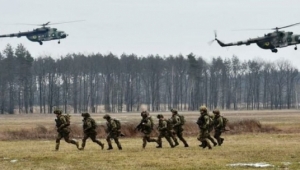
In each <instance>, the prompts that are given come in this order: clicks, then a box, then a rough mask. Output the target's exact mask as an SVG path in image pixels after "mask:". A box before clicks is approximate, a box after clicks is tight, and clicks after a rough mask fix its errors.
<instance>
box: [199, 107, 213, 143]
mask: <svg viewBox="0 0 300 170" xmlns="http://www.w3.org/2000/svg"><path fill="white" fill-rule="evenodd" d="M200 113H201V115H200V117H199V118H198V121H197V124H198V126H199V129H200V133H199V135H198V137H197V139H198V140H199V141H200V142H202V144H201V145H199V146H200V147H203V149H204V148H206V147H208V149H212V147H211V144H210V142H209V139H208V138H209V136H210V134H209V116H208V114H207V108H206V107H205V106H201V107H200Z"/></svg>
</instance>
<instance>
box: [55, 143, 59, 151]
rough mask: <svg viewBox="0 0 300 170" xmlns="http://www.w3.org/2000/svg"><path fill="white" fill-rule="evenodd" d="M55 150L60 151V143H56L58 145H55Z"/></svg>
mask: <svg viewBox="0 0 300 170" xmlns="http://www.w3.org/2000/svg"><path fill="white" fill-rule="evenodd" d="M55 150H56V151H58V150H59V143H56V145H55Z"/></svg>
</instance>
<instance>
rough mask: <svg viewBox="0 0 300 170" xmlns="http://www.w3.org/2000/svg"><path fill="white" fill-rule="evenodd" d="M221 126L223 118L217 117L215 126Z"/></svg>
mask: <svg viewBox="0 0 300 170" xmlns="http://www.w3.org/2000/svg"><path fill="white" fill-rule="evenodd" d="M222 126H223V119H222V118H221V117H218V119H217V125H216V128H221V127H222Z"/></svg>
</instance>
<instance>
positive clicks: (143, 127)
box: [136, 111, 158, 149]
mask: <svg viewBox="0 0 300 170" xmlns="http://www.w3.org/2000/svg"><path fill="white" fill-rule="evenodd" d="M141 116H142V120H141V122H140V124H139V125H138V126H137V127H136V129H138V130H140V131H141V132H142V133H143V134H144V136H143V149H145V147H146V145H147V142H156V143H158V142H157V140H156V139H151V138H150V134H151V132H152V130H153V120H151V119H152V118H151V117H150V116H149V112H147V111H142V112H141Z"/></svg>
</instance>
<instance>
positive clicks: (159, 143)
mask: <svg viewBox="0 0 300 170" xmlns="http://www.w3.org/2000/svg"><path fill="white" fill-rule="evenodd" d="M162 137H163V135H162V133H159V135H158V138H157V144H158V145H157V146H156V148H161V147H162V140H161V138H162Z"/></svg>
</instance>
